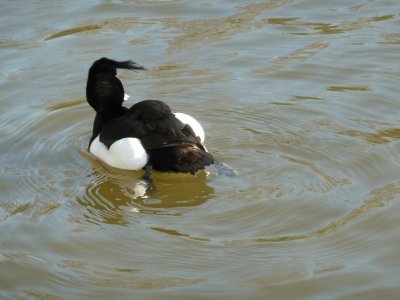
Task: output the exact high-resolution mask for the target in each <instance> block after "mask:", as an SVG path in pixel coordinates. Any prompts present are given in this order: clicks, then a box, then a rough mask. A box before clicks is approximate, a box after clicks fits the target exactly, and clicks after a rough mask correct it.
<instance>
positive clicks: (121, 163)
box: [89, 136, 148, 170]
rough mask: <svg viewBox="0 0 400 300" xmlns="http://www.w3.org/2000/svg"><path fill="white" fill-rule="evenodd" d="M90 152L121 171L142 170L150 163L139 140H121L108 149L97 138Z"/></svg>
mask: <svg viewBox="0 0 400 300" xmlns="http://www.w3.org/2000/svg"><path fill="white" fill-rule="evenodd" d="M89 151H90V153H92V154H93V155H94V156H96V157H97V158H99V159H100V160H102V161H104V162H105V163H106V164H108V165H110V166H112V167H114V168H119V169H125V170H140V169H142V168H143V167H144V166H145V165H146V164H147V161H148V156H147V153H146V151H145V150H144V148H143V146H142V143H141V142H140V140H139V139H137V138H123V139H120V140H118V141H116V142H114V143H113V144H112V145H111V147H110V149H107V147H106V146H105V145H104V144H103V143H102V142H100V139H99V136H97V137H96V138H95V139H94V141H93V142H92V144H91V145H90V149H89Z"/></svg>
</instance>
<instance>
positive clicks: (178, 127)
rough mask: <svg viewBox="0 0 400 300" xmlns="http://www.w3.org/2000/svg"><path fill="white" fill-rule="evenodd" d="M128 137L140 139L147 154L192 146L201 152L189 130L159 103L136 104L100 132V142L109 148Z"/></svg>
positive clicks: (143, 102)
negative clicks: (150, 151) (157, 150)
mask: <svg viewBox="0 0 400 300" xmlns="http://www.w3.org/2000/svg"><path fill="white" fill-rule="evenodd" d="M127 137H133V138H138V139H140V141H141V143H142V145H143V147H144V148H145V149H146V150H152V149H157V148H168V147H176V146H182V145H183V146H184V145H193V144H195V145H197V144H199V147H201V148H203V146H202V145H201V143H200V141H199V139H198V138H197V137H196V135H195V133H194V132H193V130H192V129H191V127H190V126H188V125H185V124H183V123H182V122H181V121H180V120H179V119H177V118H176V117H175V115H174V114H173V113H172V112H171V110H170V108H169V106H168V105H167V104H165V103H164V102H161V101H158V100H145V101H142V102H139V103H136V104H135V105H133V106H132V107H131V108H130V109H129V110H128V111H127V112H126V113H125V114H124V115H122V116H121V117H118V118H115V119H112V120H111V121H109V122H108V123H107V124H105V125H104V126H103V128H102V129H101V131H100V141H101V142H102V143H103V144H105V145H106V146H107V147H108V148H109V147H110V146H111V145H112V144H113V143H114V142H115V141H117V140H120V139H123V138H127Z"/></svg>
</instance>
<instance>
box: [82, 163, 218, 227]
mask: <svg viewBox="0 0 400 300" xmlns="http://www.w3.org/2000/svg"><path fill="white" fill-rule="evenodd" d="M116 171H117V172H118V173H117V174H113V173H110V172H108V173H109V174H107V173H106V174H105V173H98V172H97V171H95V172H94V173H93V174H92V175H91V177H93V178H92V179H91V182H90V183H89V184H88V185H87V186H86V188H85V191H84V193H83V194H82V195H78V196H77V199H76V200H77V202H78V203H79V204H80V205H82V206H84V207H85V208H86V210H87V212H86V213H85V218H86V219H87V220H88V221H89V222H93V223H97V224H98V223H106V224H119V225H128V224H129V217H130V216H132V214H131V213H132V212H134V213H149V214H157V215H176V214H178V213H177V212H174V211H173V210H170V209H171V208H179V207H191V206H197V205H201V204H203V203H204V202H205V201H207V199H209V198H210V197H212V196H213V194H214V189H213V188H211V187H209V186H208V185H207V177H206V173H205V172H199V173H198V174H197V175H196V176H193V175H191V174H182V175H180V174H160V173H157V172H155V173H154V174H153V175H152V182H149V181H147V180H144V179H141V176H142V175H143V174H140V172H127V171H120V170H116ZM103 172H104V170H103ZM105 172H107V171H105ZM159 191H162V192H161V193H160V192H159ZM128 212H129V213H128Z"/></svg>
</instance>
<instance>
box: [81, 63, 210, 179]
mask: <svg viewBox="0 0 400 300" xmlns="http://www.w3.org/2000/svg"><path fill="white" fill-rule="evenodd" d="M117 69H128V70H142V69H144V68H143V67H142V66H139V65H138V64H136V63H134V62H132V61H122V62H118V61H114V60H111V59H108V58H105V57H103V58H101V59H99V60H97V61H95V62H94V63H93V65H92V66H91V68H90V69H89V75H88V80H87V86H86V98H87V101H88V103H89V104H90V106H92V107H93V109H94V110H95V111H96V112H97V114H96V117H95V121H94V125H93V133H92V137H91V139H90V142H89V151H90V152H91V153H92V154H94V155H95V156H96V157H97V158H99V159H100V160H102V161H104V162H105V163H107V164H108V165H110V166H113V167H116V168H120V169H128V170H140V169H143V168H146V171H147V172H149V171H151V169H155V170H159V171H164V172H190V173H196V172H197V171H199V170H201V169H204V167H205V166H207V165H210V164H213V163H214V158H213V156H212V155H211V154H210V153H209V152H208V151H207V149H206V148H205V146H204V145H203V142H204V130H203V128H202V127H201V125H200V123H199V122H197V121H196V120H195V119H194V118H192V117H191V116H189V115H186V114H183V113H175V114H174V113H172V112H171V110H170V108H169V106H168V105H167V104H165V103H164V102H161V101H158V100H144V101H141V102H138V103H136V104H134V105H133V106H132V107H131V108H129V109H128V108H126V107H124V106H123V105H122V103H123V101H124V96H125V92H124V88H123V86H122V83H121V81H120V80H119V79H118V78H117V76H116V75H117Z"/></svg>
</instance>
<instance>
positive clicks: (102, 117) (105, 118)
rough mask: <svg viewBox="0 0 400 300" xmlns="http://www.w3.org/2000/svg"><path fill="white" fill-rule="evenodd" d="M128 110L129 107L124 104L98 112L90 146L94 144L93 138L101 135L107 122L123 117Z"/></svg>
mask: <svg viewBox="0 0 400 300" xmlns="http://www.w3.org/2000/svg"><path fill="white" fill-rule="evenodd" d="M127 110H128V109H127V108H126V107H124V106H117V107H113V108H111V109H105V110H103V111H101V112H97V114H96V117H95V119H94V124H93V132H92V137H91V138H90V141H89V147H90V145H91V144H92V142H93V140H94V139H95V138H96V137H97V136H98V135H99V133H100V131H101V129H102V128H103V126H104V125H105V124H107V123H108V122H110V121H111V120H112V119H115V118H118V117H121V116H122V115H124V114H125V113H126V111H127Z"/></svg>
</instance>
